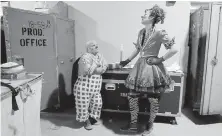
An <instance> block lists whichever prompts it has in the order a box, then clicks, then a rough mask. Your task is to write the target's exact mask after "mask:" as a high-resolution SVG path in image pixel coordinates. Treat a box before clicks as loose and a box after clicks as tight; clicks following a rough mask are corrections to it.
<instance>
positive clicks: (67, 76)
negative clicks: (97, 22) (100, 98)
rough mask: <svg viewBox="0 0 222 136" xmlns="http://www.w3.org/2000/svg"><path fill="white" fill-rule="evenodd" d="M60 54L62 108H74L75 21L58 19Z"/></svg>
mask: <svg viewBox="0 0 222 136" xmlns="http://www.w3.org/2000/svg"><path fill="white" fill-rule="evenodd" d="M56 26H57V27H56V28H57V29H56V37H57V52H58V84H59V100H60V108H61V109H66V108H70V107H73V106H74V98H73V94H72V67H73V63H74V61H75V58H74V51H75V39H74V37H75V36H74V21H73V20H68V19H63V18H59V17H56Z"/></svg>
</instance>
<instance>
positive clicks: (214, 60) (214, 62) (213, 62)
mask: <svg viewBox="0 0 222 136" xmlns="http://www.w3.org/2000/svg"><path fill="white" fill-rule="evenodd" d="M217 62H218V60H217V58H216V57H214V58H213V59H212V60H211V65H213V66H215V65H217Z"/></svg>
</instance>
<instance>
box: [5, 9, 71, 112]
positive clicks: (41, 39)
mask: <svg viewBox="0 0 222 136" xmlns="http://www.w3.org/2000/svg"><path fill="white" fill-rule="evenodd" d="M3 14H4V16H3V20H4V31H5V41H6V53H7V61H16V62H20V61H21V60H24V62H23V63H24V67H25V68H26V70H27V71H28V72H44V81H43V92H42V99H41V109H42V110H43V109H47V108H51V107H53V106H55V105H59V107H60V108H62V107H63V106H66V104H65V103H66V100H67V99H71V92H72V90H71V72H72V64H73V60H74V59H75V58H74V49H75V48H74V46H75V38H74V21H73V20H69V19H64V18H60V17H58V16H56V15H53V14H44V13H40V12H33V11H27V10H21V9H15V8H10V7H4V8H3Z"/></svg>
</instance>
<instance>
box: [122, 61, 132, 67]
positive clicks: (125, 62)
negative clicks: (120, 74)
mask: <svg viewBox="0 0 222 136" xmlns="http://www.w3.org/2000/svg"><path fill="white" fill-rule="evenodd" d="M129 62H130V60H129V59H127V60H125V61H120V65H121V66H122V67H124V66H126V65H127V64H128V63H129Z"/></svg>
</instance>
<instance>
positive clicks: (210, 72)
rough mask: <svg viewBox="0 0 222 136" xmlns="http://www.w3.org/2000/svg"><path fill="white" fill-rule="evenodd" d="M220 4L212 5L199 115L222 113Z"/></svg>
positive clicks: (221, 28)
mask: <svg viewBox="0 0 222 136" xmlns="http://www.w3.org/2000/svg"><path fill="white" fill-rule="evenodd" d="M221 9H222V5H219V4H214V5H212V14H211V15H212V17H211V24H210V32H209V34H210V37H209V49H208V56H207V60H206V61H207V65H206V66H207V68H206V76H205V84H203V89H204V94H203V96H202V99H201V110H200V114H201V115H213V114H222V106H221V102H220V101H221V98H222V90H221V88H222V82H221V79H222V72H221V69H222V61H221V58H222V54H221V52H222V46H221V45H222V14H221Z"/></svg>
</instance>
